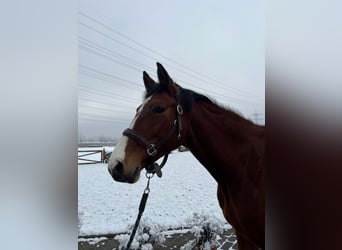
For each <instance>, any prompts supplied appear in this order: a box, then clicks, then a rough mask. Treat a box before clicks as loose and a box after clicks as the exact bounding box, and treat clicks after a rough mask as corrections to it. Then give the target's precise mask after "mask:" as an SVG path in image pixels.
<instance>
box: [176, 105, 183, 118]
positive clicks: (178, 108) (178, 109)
mask: <svg viewBox="0 0 342 250" xmlns="http://www.w3.org/2000/svg"><path fill="white" fill-rule="evenodd" d="M177 113H178V114H179V115H182V114H183V107H182V106H181V105H180V104H178V105H177Z"/></svg>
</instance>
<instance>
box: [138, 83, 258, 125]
mask: <svg viewBox="0 0 342 250" xmlns="http://www.w3.org/2000/svg"><path fill="white" fill-rule="evenodd" d="M176 85H177V87H178V88H179V96H180V101H181V104H182V107H183V109H184V111H185V112H191V111H192V108H193V105H194V103H196V102H206V103H209V104H212V105H215V106H216V107H218V108H219V109H221V110H222V111H223V112H229V113H230V115H232V116H233V117H234V118H235V119H243V120H246V121H248V122H250V123H252V122H251V121H250V120H248V119H246V118H245V117H244V116H243V115H242V114H241V113H240V112H239V111H237V110H234V109H232V108H231V107H228V106H222V105H220V104H218V103H217V102H216V100H214V99H212V98H211V97H208V96H206V95H203V94H199V93H197V92H195V91H193V90H190V89H186V88H183V87H181V86H179V85H178V84H176ZM165 92H166V93H168V92H169V91H168V88H167V86H166V85H165V84H155V85H154V86H153V87H152V88H150V89H149V90H148V91H146V92H145V95H144V98H145V99H147V98H148V97H150V96H152V95H154V94H158V93H165Z"/></svg>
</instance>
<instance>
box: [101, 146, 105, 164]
mask: <svg viewBox="0 0 342 250" xmlns="http://www.w3.org/2000/svg"><path fill="white" fill-rule="evenodd" d="M105 158H106V151H105V149H104V148H103V149H102V152H101V163H104V162H105Z"/></svg>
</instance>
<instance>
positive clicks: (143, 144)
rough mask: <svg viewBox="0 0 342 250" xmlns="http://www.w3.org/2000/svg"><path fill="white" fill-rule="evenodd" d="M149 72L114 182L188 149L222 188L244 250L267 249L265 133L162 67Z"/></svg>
mask: <svg viewBox="0 0 342 250" xmlns="http://www.w3.org/2000/svg"><path fill="white" fill-rule="evenodd" d="M157 75H158V79H159V83H157V82H155V81H154V80H153V79H152V78H151V77H150V76H149V75H148V74H147V73H146V72H145V71H144V72H143V80H144V85H145V88H146V92H145V99H144V102H143V103H142V104H141V105H140V106H139V107H138V108H137V112H136V115H135V117H134V119H133V120H132V122H131V124H130V127H129V129H126V130H125V131H124V133H123V134H124V135H123V136H122V138H121V139H120V141H119V142H118V144H117V146H116V147H115V149H114V151H113V153H112V155H111V157H110V159H109V163H108V170H109V172H110V174H111V176H112V177H113V179H114V180H116V181H120V182H127V183H135V182H136V181H137V180H138V179H139V176H140V171H141V170H142V169H143V168H146V170H147V169H148V168H147V167H150V166H151V165H150V163H151V158H153V161H155V160H157V159H159V158H161V157H162V156H164V155H167V154H168V153H169V152H170V151H172V150H174V149H176V148H178V147H179V146H181V145H183V146H185V147H187V148H188V149H189V150H190V151H191V153H192V154H193V155H194V156H195V157H196V158H197V159H198V160H199V162H200V163H201V164H202V165H203V166H204V167H205V168H206V169H207V170H208V172H209V173H210V174H211V175H212V176H213V177H214V179H215V180H216V181H217V183H218V188H217V197H218V201H219V205H220V207H221V209H222V211H223V214H224V217H225V218H226V220H227V221H228V222H229V223H230V224H231V225H232V226H233V228H234V230H235V233H236V236H237V243H238V249H239V250H253V249H264V248H265V183H264V180H265V157H264V153H265V145H264V144H265V143H264V138H265V131H264V130H265V128H264V126H259V125H256V124H254V123H253V122H251V121H249V120H247V119H245V118H243V117H242V116H241V115H239V114H238V113H236V112H234V111H232V110H230V109H228V108H223V107H220V106H219V105H218V104H216V103H215V102H214V101H213V100H211V99H210V98H208V97H207V96H205V95H202V94H198V93H196V92H194V91H192V90H188V89H185V88H182V87H181V86H179V85H178V84H176V83H175V82H174V81H173V80H172V79H171V77H170V76H169V75H168V73H167V72H166V70H165V69H164V67H163V66H162V65H161V64H159V63H157Z"/></svg>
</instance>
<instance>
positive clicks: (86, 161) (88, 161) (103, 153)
mask: <svg viewBox="0 0 342 250" xmlns="http://www.w3.org/2000/svg"><path fill="white" fill-rule="evenodd" d="M80 153H81V154H80ZM96 154H101V158H100V160H97V159H91V157H90V158H84V157H85V156H90V155H92V156H94V155H96ZM105 159H106V151H105V149H102V150H99V149H94V150H90V149H87V150H78V156H77V160H78V161H83V162H80V163H78V165H84V164H96V163H104V162H105Z"/></svg>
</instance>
